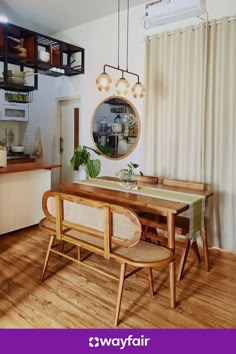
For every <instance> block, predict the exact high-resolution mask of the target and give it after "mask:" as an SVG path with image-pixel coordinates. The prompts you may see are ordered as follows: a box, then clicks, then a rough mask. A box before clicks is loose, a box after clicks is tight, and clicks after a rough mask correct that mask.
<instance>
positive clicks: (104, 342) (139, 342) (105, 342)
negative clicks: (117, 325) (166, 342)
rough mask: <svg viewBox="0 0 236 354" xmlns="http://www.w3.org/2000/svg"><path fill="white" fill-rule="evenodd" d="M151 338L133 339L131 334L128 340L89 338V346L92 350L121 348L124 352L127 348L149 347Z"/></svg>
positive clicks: (142, 336)
mask: <svg viewBox="0 0 236 354" xmlns="http://www.w3.org/2000/svg"><path fill="white" fill-rule="evenodd" d="M149 341H150V338H145V337H144V335H141V336H140V337H138V338H137V337H133V335H132V334H130V335H129V336H128V337H127V338H98V337H90V338H89V346H90V347H91V348H98V347H119V348H120V349H121V350H123V349H124V348H125V347H126V346H127V347H131V346H133V347H147V346H148V344H149V343H148V342H149Z"/></svg>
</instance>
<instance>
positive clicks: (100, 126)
mask: <svg viewBox="0 0 236 354" xmlns="http://www.w3.org/2000/svg"><path fill="white" fill-rule="evenodd" d="M109 102H110V106H111V107H110V108H109V117H107V113H106V114H102V113H101V112H99V109H100V108H101V107H102V106H103V105H104V104H106V105H108V104H109ZM111 110H113V112H111ZM122 110H123V111H122ZM96 115H97V117H96ZM98 115H99V116H98ZM117 116H120V118H119V117H117ZM104 118H105V119H104ZM115 119H118V120H119V119H120V121H119V122H118V124H117V122H115ZM90 131H91V137H92V141H93V144H94V145H95V148H96V150H97V151H98V152H99V153H101V155H102V156H103V157H105V158H106V159H109V160H121V159H124V158H126V157H128V156H129V155H130V154H131V153H132V152H133V151H134V149H135V148H136V146H137V145H138V142H139V138H140V131H141V122H140V118H139V114H138V112H137V110H136V108H135V107H134V105H133V104H132V103H131V102H130V101H129V100H128V99H127V98H124V97H121V96H110V97H107V98H105V99H104V100H103V101H101V102H100V103H99V104H98V105H97V107H96V108H95V110H94V112H93V116H92V120H91V128H90ZM134 138H135V142H134ZM124 140H126V141H127V144H126V145H127V148H128V146H130V145H132V146H131V147H130V148H129V150H127V152H125V153H124V154H121V153H120V154H118V151H119V143H120V142H121V141H124ZM128 142H129V143H128ZM120 144H121V143H120ZM124 145H125V144H124ZM98 146H99V147H100V148H99V147H98ZM102 146H103V148H102ZM100 149H102V150H103V151H101V150H100ZM105 150H106V151H107V154H108V155H106V154H105ZM121 150H122V149H121V147H120V151H121ZM111 153H112V154H116V155H115V156H110V154H111Z"/></svg>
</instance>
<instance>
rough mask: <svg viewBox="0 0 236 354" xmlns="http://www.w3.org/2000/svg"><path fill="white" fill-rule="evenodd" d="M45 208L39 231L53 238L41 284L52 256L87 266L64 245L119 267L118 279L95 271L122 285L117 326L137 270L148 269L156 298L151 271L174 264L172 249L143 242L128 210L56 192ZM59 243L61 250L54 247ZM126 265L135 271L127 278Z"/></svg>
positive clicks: (48, 194)
mask: <svg viewBox="0 0 236 354" xmlns="http://www.w3.org/2000/svg"><path fill="white" fill-rule="evenodd" d="M42 206H43V211H44V214H45V216H46V217H45V218H44V219H43V220H41V221H40V224H39V227H40V228H41V229H42V230H44V231H46V232H47V233H48V234H49V235H50V241H49V246H48V249H47V253H46V258H45V262H44V266H43V271H42V276H41V280H42V281H43V279H44V275H45V272H46V269H47V265H48V261H49V257H50V255H51V253H54V254H57V255H60V256H63V257H66V258H67V259H70V260H72V261H74V262H77V263H79V264H80V265H84V266H87V264H86V262H84V261H82V260H81V258H80V257H79V259H76V258H73V257H71V256H70V255H68V254H65V253H64V252H63V249H62V247H60V245H62V244H63V243H64V242H66V243H69V244H71V245H74V246H76V247H78V249H79V250H80V248H82V249H86V250H88V251H90V252H93V253H96V254H98V255H101V256H103V257H105V258H106V259H107V260H115V261H117V262H118V263H120V276H119V277H116V276H115V275H114V274H110V273H107V272H103V271H101V270H98V269H96V268H93V269H94V270H95V271H98V272H100V273H101V272H102V273H103V274H106V275H107V276H109V277H110V278H112V279H116V280H118V281H119V287H118V296H117V305H116V314H115V325H117V324H118V320H119V313H120V307H121V299H122V293H123V287H124V280H125V279H126V278H128V277H129V276H131V275H133V274H134V273H136V272H137V271H138V270H140V269H142V268H147V269H148V279H149V286H150V290H151V295H154V290H153V277H152V268H153V267H161V266H167V265H169V264H170V263H171V262H174V251H173V250H172V249H169V248H167V247H162V246H156V245H152V244H150V243H147V242H144V241H141V234H142V226H141V224H140V221H139V218H138V216H137V215H136V214H135V212H133V211H131V210H129V209H127V208H123V207H120V206H117V205H113V204H109V203H104V202H101V201H95V200H90V199H85V198H81V197H78V196H73V195H69V194H63V193H59V192H53V191H47V192H45V194H44V195H43V200H42ZM56 240H57V241H59V243H58V242H57V243H58V245H59V246H57V245H55V242H54V241H56ZM127 264H129V265H131V266H134V267H135V270H133V271H131V272H130V273H128V274H126V266H127ZM89 268H91V266H90V265H89ZM172 278H173V277H172ZM170 287H171V288H172V289H173V287H175V281H174V279H170ZM174 293H175V291H174ZM170 297H171V299H170V300H171V306H172V307H175V299H173V295H172V296H170Z"/></svg>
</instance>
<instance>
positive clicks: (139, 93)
mask: <svg viewBox="0 0 236 354" xmlns="http://www.w3.org/2000/svg"><path fill="white" fill-rule="evenodd" d="M132 94H133V96H134V98H143V96H144V95H145V87H144V86H143V84H141V82H137V83H136V84H135V85H134V86H133V88H132Z"/></svg>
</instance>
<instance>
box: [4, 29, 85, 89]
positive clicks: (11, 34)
mask: <svg viewBox="0 0 236 354" xmlns="http://www.w3.org/2000/svg"><path fill="white" fill-rule="evenodd" d="M40 52H42V53H41V54H42V56H44V57H46V58H44V59H43V61H42V60H40ZM0 61H1V62H3V82H1V83H0V89H4V90H11V91H21V92H30V91H33V90H37V89H38V75H37V74H38V73H39V74H43V75H48V76H52V77H59V76H74V75H81V74H84V64H85V50H84V48H81V47H78V46H76V45H74V44H70V43H66V42H63V41H60V40H58V39H55V38H52V37H49V36H47V35H44V34H41V33H37V32H34V31H31V30H29V29H26V28H23V27H19V26H16V25H13V24H9V23H7V24H1V25H0ZM9 64H13V65H16V66H19V67H20V70H21V71H25V68H29V69H31V70H32V72H33V74H36V75H34V84H33V85H31V86H29V85H23V86H19V85H16V86H15V85H9V84H7V73H8V65H9Z"/></svg>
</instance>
